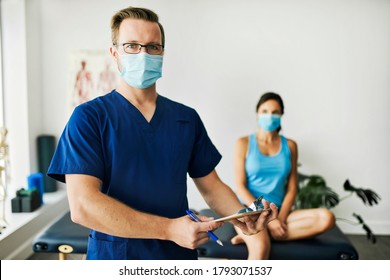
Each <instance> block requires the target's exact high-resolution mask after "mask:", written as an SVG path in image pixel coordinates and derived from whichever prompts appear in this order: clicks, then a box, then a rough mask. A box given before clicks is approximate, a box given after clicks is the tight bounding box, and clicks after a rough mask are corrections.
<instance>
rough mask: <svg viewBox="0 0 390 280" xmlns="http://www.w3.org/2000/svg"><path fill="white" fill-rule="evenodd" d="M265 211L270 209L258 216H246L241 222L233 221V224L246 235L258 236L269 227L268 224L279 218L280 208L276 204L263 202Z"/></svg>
mask: <svg viewBox="0 0 390 280" xmlns="http://www.w3.org/2000/svg"><path fill="white" fill-rule="evenodd" d="M262 203H263V205H264V209H268V208H270V209H271V210H270V211H263V212H261V213H260V214H259V215H256V216H246V217H243V218H241V219H240V220H232V221H231V223H232V224H233V225H235V226H236V227H238V228H240V229H241V230H242V232H243V233H244V234H246V235H252V234H256V233H258V232H260V231H262V230H264V229H265V228H266V227H267V224H268V223H269V222H270V221H272V220H274V219H276V218H277V217H278V207H276V205H275V204H274V203H269V202H268V201H266V200H265V199H263V200H262Z"/></svg>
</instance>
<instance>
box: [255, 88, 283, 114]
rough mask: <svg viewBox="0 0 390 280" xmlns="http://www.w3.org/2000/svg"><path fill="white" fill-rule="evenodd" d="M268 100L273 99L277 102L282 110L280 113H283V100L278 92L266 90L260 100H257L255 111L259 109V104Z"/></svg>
mask: <svg viewBox="0 0 390 280" xmlns="http://www.w3.org/2000/svg"><path fill="white" fill-rule="evenodd" d="M268 100H275V101H276V102H278V103H279V106H280V108H281V110H282V112H281V113H282V115H283V114H284V104H283V100H282V98H281V97H280V95H279V94H277V93H274V92H266V93H264V94H263V95H262V96H261V97H260V100H259V102H257V105H256V112H257V111H258V110H259V107H260V106H261V104H263V103H265V102H267V101H268Z"/></svg>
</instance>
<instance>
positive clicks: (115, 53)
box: [110, 47, 118, 61]
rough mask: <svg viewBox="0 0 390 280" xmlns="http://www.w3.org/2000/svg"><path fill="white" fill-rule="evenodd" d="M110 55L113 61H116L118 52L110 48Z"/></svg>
mask: <svg viewBox="0 0 390 280" xmlns="http://www.w3.org/2000/svg"><path fill="white" fill-rule="evenodd" d="M110 53H111V56H112V57H113V58H114V59H115V61H117V59H118V51H117V50H116V48H115V47H110Z"/></svg>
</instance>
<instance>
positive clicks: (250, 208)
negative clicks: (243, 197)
mask: <svg viewBox="0 0 390 280" xmlns="http://www.w3.org/2000/svg"><path fill="white" fill-rule="evenodd" d="M262 199H263V195H261V196H259V197H258V198H257V199H256V200H255V201H253V202H252V203H251V205H249V206H248V207H245V208H243V209H241V210H239V211H238V212H237V214H241V213H247V212H252V211H260V210H263V209H264V206H263V203H261V200H262Z"/></svg>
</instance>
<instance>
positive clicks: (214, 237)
mask: <svg viewBox="0 0 390 280" xmlns="http://www.w3.org/2000/svg"><path fill="white" fill-rule="evenodd" d="M186 213H187V215H188V216H190V217H191V219H193V220H194V221H195V222H201V220H200V219H199V218H198V217H197V216H196V215H195V214H194V212H192V211H191V210H186ZM207 234H208V235H209V236H210V238H211V239H212V240H214V241H215V242H217V243H218V244H219V245H221V246H223V243H222V241H221V240H219V238H218V236H216V235H215V234H214V233H213V232H212V231H208V232H207Z"/></svg>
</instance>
